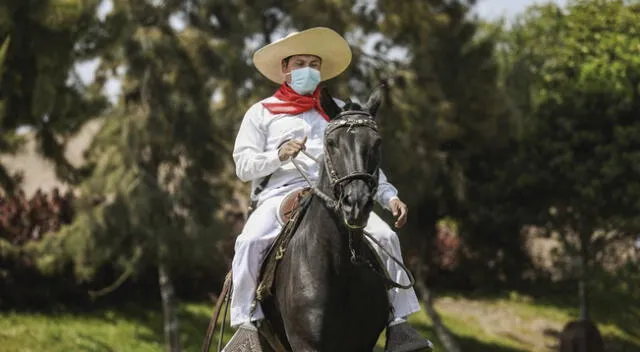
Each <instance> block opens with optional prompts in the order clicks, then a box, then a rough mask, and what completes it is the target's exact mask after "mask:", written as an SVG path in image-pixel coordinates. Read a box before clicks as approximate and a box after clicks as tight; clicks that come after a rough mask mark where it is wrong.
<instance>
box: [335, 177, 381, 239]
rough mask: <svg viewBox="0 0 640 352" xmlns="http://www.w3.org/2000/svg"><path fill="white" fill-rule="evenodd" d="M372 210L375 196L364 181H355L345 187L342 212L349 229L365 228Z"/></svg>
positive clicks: (341, 204)
mask: <svg viewBox="0 0 640 352" xmlns="http://www.w3.org/2000/svg"><path fill="white" fill-rule="evenodd" d="M372 208H373V195H372V194H371V192H370V191H369V187H368V186H367V185H366V183H365V182H364V181H361V180H354V181H351V182H349V183H348V184H346V185H345V186H344V196H343V197H342V198H341V199H340V210H341V212H342V217H343V219H344V222H345V225H347V227H349V228H363V227H365V226H366V225H367V221H369V213H371V209H372Z"/></svg>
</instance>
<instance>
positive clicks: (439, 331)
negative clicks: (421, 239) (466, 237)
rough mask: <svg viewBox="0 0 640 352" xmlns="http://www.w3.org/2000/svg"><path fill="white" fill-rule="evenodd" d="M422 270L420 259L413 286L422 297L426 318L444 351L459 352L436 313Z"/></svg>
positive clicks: (456, 344) (458, 347)
mask: <svg viewBox="0 0 640 352" xmlns="http://www.w3.org/2000/svg"><path fill="white" fill-rule="evenodd" d="M422 268H423V263H422V259H419V260H418V270H417V271H416V273H415V275H414V278H415V280H416V283H415V286H416V288H417V291H418V292H419V293H420V296H422V297H421V298H422V301H423V303H424V307H425V310H426V311H427V316H428V317H429V319H431V321H432V322H433V326H434V328H435V330H436V335H437V336H438V340H440V343H442V346H443V347H444V349H445V351H447V352H461V351H462V350H461V349H460V345H458V342H457V341H456V339H455V338H454V337H453V335H452V334H451V331H449V329H447V327H446V326H445V325H444V323H443V322H442V319H440V314H438V311H436V307H435V306H434V305H433V293H432V292H431V290H429V288H428V287H427V285H426V284H425V282H424V280H423V279H422V273H421V271H422Z"/></svg>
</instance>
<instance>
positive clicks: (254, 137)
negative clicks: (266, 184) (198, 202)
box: [233, 103, 283, 182]
mask: <svg viewBox="0 0 640 352" xmlns="http://www.w3.org/2000/svg"><path fill="white" fill-rule="evenodd" d="M264 110H265V109H264V107H263V106H262V104H261V103H257V104H254V105H253V106H252V107H251V108H249V110H248V111H247V113H246V114H245V115H244V118H243V119H242V123H241V124H240V130H239V131H238V135H237V136H236V141H235V145H234V147H233V161H234V162H235V164H236V175H237V176H238V178H239V179H240V180H241V181H243V182H246V181H251V180H255V179H258V178H260V177H264V176H267V175H270V174H272V173H273V172H274V171H276V170H277V169H278V168H279V167H280V166H281V165H282V164H283V162H282V161H280V158H279V157H278V150H277V149H276V150H270V151H265V150H264V149H265V146H266V138H267V131H266V130H265V127H264Z"/></svg>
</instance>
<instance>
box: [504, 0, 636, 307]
mask: <svg viewBox="0 0 640 352" xmlns="http://www.w3.org/2000/svg"><path fill="white" fill-rule="evenodd" d="M637 33H640V9H639V8H638V7H637V6H634V5H625V3H624V2H623V1H600V0H591V1H586V0H584V1H572V2H570V3H569V5H568V7H567V8H566V9H560V8H558V7H557V6H555V5H547V6H541V7H533V8H531V9H529V10H528V11H527V13H526V16H525V17H523V18H521V19H520V20H519V21H518V22H517V23H516V25H515V26H514V28H513V29H512V30H511V31H510V33H509V34H510V41H508V42H507V43H506V45H505V48H507V49H506V50H507V52H508V53H509V55H510V60H509V67H513V68H514V69H512V70H510V72H509V75H508V76H507V81H508V82H511V83H514V82H517V83H518V86H517V87H514V89H513V90H512V91H513V94H514V96H516V97H517V99H516V101H518V104H519V106H520V107H521V108H523V113H524V114H526V115H527V124H528V126H529V131H530V133H528V135H527V137H526V144H525V148H523V151H522V152H523V154H522V155H521V158H522V159H521V161H522V162H523V163H524V165H523V170H524V172H525V174H523V177H521V178H520V179H519V182H520V186H521V187H522V188H523V189H526V190H528V191H527V193H526V194H523V195H524V196H526V197H527V198H526V199H527V200H526V201H527V202H530V203H531V204H535V205H536V206H538V207H539V210H540V211H541V212H540V214H539V215H540V216H539V217H538V219H537V224H539V225H543V226H545V227H546V228H547V229H548V230H549V231H553V232H557V233H558V234H559V235H560V238H561V239H562V241H563V243H564V245H565V248H566V250H567V251H568V252H569V253H572V254H575V255H576V256H577V258H579V265H578V269H579V272H578V274H579V299H580V317H581V318H582V319H589V309H588V292H589V289H588V287H589V281H588V279H589V273H590V268H591V267H592V264H593V259H594V257H595V254H596V253H597V251H599V250H601V249H602V248H604V246H606V244H607V243H609V242H610V241H612V240H615V239H617V238H620V237H624V236H627V235H634V236H635V234H636V233H637V231H638V229H639V225H640V223H639V221H638V220H639V219H638V215H637V214H638V212H639V211H640V208H639V207H640V204H639V203H638V199H640V198H639V197H640V184H639V183H638V182H637V180H636V179H635V178H633V176H632V175H633V174H634V173H637V172H638V169H637V165H639V163H640V121H639V120H638V119H637V111H638V109H640V99H639V98H640V96H639V94H640V93H639V89H640V60H639V59H638V54H639V53H640V49H639V48H640V39H638V38H639V37H638V35H637Z"/></svg>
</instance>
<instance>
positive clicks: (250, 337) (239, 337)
mask: <svg viewBox="0 0 640 352" xmlns="http://www.w3.org/2000/svg"><path fill="white" fill-rule="evenodd" d="M222 352H262V347H261V345H260V336H259V334H258V328H257V327H255V325H253V324H251V323H245V324H242V325H240V327H238V330H237V331H236V333H235V334H233V337H231V340H229V342H228V343H227V345H226V346H224V348H223V349H222Z"/></svg>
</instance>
